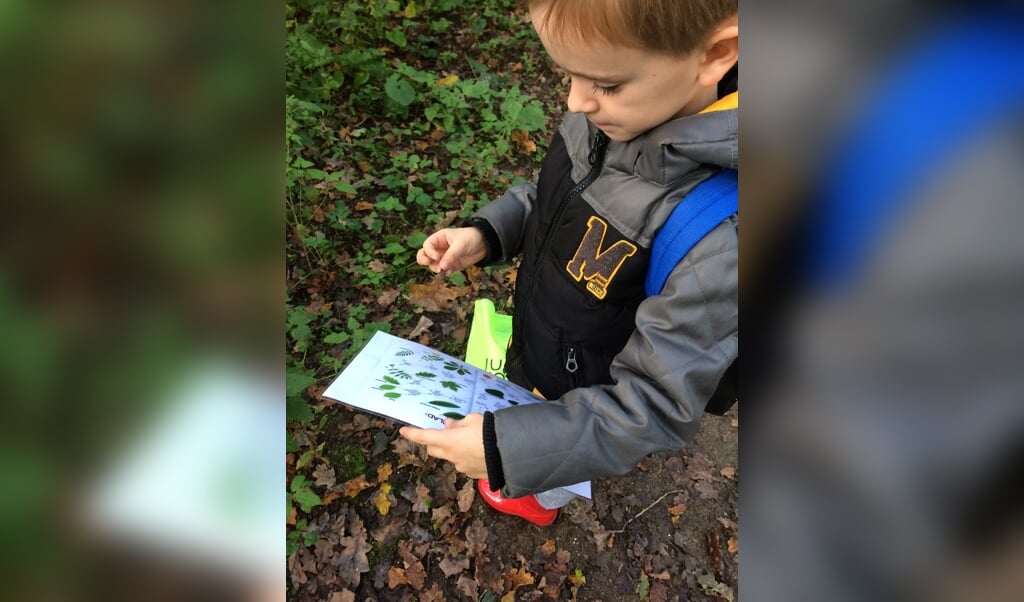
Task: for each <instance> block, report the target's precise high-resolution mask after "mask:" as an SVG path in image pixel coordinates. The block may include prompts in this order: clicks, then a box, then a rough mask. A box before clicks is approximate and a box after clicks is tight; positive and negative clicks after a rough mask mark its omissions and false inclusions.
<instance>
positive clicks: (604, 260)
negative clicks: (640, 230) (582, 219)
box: [565, 216, 637, 299]
mask: <svg viewBox="0 0 1024 602" xmlns="http://www.w3.org/2000/svg"><path fill="white" fill-rule="evenodd" d="M607 233H608V224H606V223H605V222H604V221H603V220H602V219H601V218H599V217H597V216H591V218H590V219H589V220H587V233H586V234H584V235H583V240H582V241H580V246H579V248H578V249H576V255H575V256H573V258H572V261H570V262H569V265H567V266H565V269H566V271H567V272H569V274H571V275H572V277H573V278H575V279H576V280H577V281H580V280H584V279H585V280H586V281H587V290H588V291H590V294H592V295H594V296H595V297H597V298H598V299H604V298H605V295H607V294H608V285H609V284H611V282H612V279H613V278H615V274H616V273H617V272H618V271H619V268H620V267H622V262H624V261H626V258H627V257H630V256H631V255H633V254H634V253H636V249H637V247H636V245H634V244H633V243H631V242H629V241H627V240H620V241H619V242H617V243H615V244H614V245H612V246H610V247H608V248H607V249H604V250H601V245H603V244H604V237H605V234H607Z"/></svg>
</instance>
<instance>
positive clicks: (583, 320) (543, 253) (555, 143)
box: [507, 135, 650, 399]
mask: <svg viewBox="0 0 1024 602" xmlns="http://www.w3.org/2000/svg"><path fill="white" fill-rule="evenodd" d="M601 154H603V153H599V154H598V156H597V157H594V158H595V159H596V161H595V165H592V173H591V174H589V175H588V178H585V179H584V181H581V182H575V181H573V179H572V176H571V159H570V157H569V155H568V153H567V151H566V147H565V142H564V141H563V139H562V137H561V135H556V136H555V137H554V139H553V140H552V142H551V146H550V147H549V150H548V154H547V156H546V157H545V160H544V164H543V167H542V169H541V174H540V178H539V180H538V182H537V197H536V200H535V203H534V207H533V211H532V212H531V214H530V217H529V218H528V220H527V224H526V231H525V235H524V239H523V251H522V257H523V259H522V264H521V266H520V268H519V273H518V275H517V277H516V293H515V298H514V301H515V304H514V311H513V329H512V332H513V335H512V344H511V346H510V348H509V352H508V364H507V366H508V377H509V379H510V380H512V381H513V382H516V383H518V384H520V385H523V386H526V387H534V388H536V389H537V390H538V391H540V392H541V393H542V394H543V395H544V396H545V397H546V398H548V399H554V398H557V397H560V396H561V395H562V394H564V393H565V392H567V391H569V390H571V389H574V388H576V387H581V386H589V385H594V384H607V383H610V382H611V377H610V376H609V366H610V365H611V361H612V358H613V357H615V355H617V354H618V353H619V352H620V351H621V350H622V348H623V347H624V346H625V345H626V342H627V341H628V340H629V337H630V335H632V333H633V331H634V330H635V328H636V309H637V306H638V305H639V304H640V302H641V301H642V300H643V299H644V278H645V276H646V274H647V265H648V263H649V260H650V250H649V249H646V248H642V247H640V246H639V245H638V244H636V242H635V241H633V240H630V239H628V238H626V237H625V236H624V235H623V234H622V233H621V232H619V231H618V230H616V229H615V228H614V227H613V226H612V225H611V224H609V223H608V222H607V221H606V220H605V219H604V218H603V217H602V216H601V215H600V214H599V213H598V212H597V211H595V210H594V208H593V207H592V206H591V205H590V204H589V203H588V202H586V201H585V200H584V199H583V197H582V196H580V194H579V193H580V191H581V190H580V189H581V188H585V187H586V185H587V184H588V183H589V176H590V175H596V173H597V171H599V170H600V163H601V160H602V159H603V157H601V156H600V155H601ZM614 201H615V202H616V203H628V202H629V201H630V200H629V199H615V200H614Z"/></svg>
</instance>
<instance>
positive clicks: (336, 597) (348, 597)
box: [328, 589, 356, 602]
mask: <svg viewBox="0 0 1024 602" xmlns="http://www.w3.org/2000/svg"><path fill="white" fill-rule="evenodd" d="M328 602H356V595H355V593H353V592H351V591H349V590H347V589H343V590H341V591H340V592H334V593H333V594H331V597H330V599H329V600H328Z"/></svg>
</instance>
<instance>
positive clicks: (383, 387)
mask: <svg viewBox="0 0 1024 602" xmlns="http://www.w3.org/2000/svg"><path fill="white" fill-rule="evenodd" d="M377 388H378V389H380V390H381V391H390V390H391V389H394V388H395V385H381V386H379V387H377Z"/></svg>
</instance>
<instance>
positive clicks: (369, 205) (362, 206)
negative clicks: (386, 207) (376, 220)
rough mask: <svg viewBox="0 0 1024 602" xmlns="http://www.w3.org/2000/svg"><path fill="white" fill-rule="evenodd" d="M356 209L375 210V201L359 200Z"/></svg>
mask: <svg viewBox="0 0 1024 602" xmlns="http://www.w3.org/2000/svg"><path fill="white" fill-rule="evenodd" d="M354 209H355V210H356V211H373V209H374V206H373V203H370V202H367V201H359V202H358V203H356V206H355V207H354Z"/></svg>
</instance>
